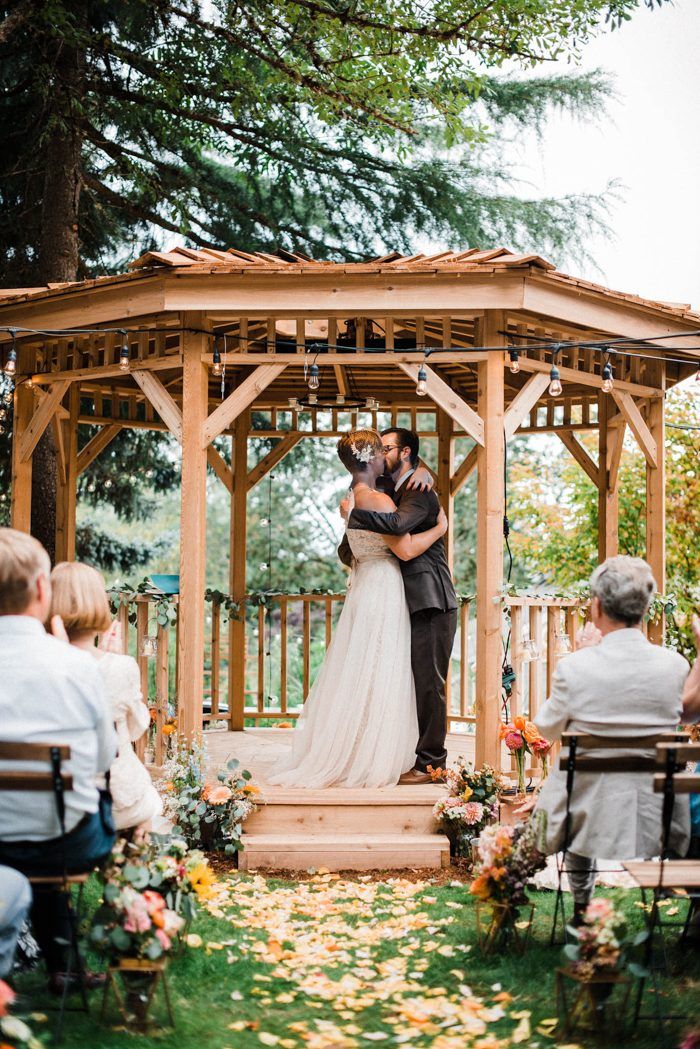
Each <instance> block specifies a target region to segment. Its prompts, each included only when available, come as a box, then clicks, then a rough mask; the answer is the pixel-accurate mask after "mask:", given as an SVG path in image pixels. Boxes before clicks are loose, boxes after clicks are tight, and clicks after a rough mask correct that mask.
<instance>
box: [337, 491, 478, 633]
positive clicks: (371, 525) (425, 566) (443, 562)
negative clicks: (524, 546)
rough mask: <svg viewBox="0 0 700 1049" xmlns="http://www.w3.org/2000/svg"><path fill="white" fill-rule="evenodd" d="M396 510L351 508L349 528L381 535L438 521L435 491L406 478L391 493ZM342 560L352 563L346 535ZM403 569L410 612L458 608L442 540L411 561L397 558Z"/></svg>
mask: <svg viewBox="0 0 700 1049" xmlns="http://www.w3.org/2000/svg"><path fill="white" fill-rule="evenodd" d="M390 494H391V495H392V498H393V499H394V502H395V503H396V507H397V508H396V510H395V511H394V512H393V513H390V514H382V513H377V512H375V511H373V510H353V512H352V514H351V515H350V520H349V521H348V528H367V529H369V530H370V531H371V532H378V533H379V534H380V535H405V533H406V532H412V533H415V532H426V531H427V530H428V529H429V528H432V527H433V526H434V525H436V524H437V518H438V513H439V511H440V503H439V501H438V497H437V496H436V494H435V492H432V491H430V492H419V491H417V490H415V489H411V488H407V487H406V481H404V483H403V484H402V485H401V487H400V488H399V490H398V491H397V492H392V493H390ZM338 556H339V558H340V560H341V561H342V562H343V564H346V565H350V564H351V563H352V551H351V550H350V544H349V543H348V540H347V536H344V537H343V541H342V542H341V544H340V546H339V547H338ZM399 564H400V565H401V572H402V573H403V581H404V589H405V591H406V600H407V602H408V609H409V612H410V613H411V614H413V613H414V612H420V611H423V610H424V609H428V608H436V609H439V610H440V611H442V612H447V611H449V610H450V609H454V608H457V598H456V596H455V591H454V587H453V585H452V576H451V575H450V569H449V566H448V564H447V555H446V553H445V544H444V542H443V540H442V539H438V540H437V541H436V542H435V543H433V545H432V546H431V547H430V548H429V549H428V550H426V551H425V553H424V554H421V555H420V557H416V558H414V559H413V561H399Z"/></svg>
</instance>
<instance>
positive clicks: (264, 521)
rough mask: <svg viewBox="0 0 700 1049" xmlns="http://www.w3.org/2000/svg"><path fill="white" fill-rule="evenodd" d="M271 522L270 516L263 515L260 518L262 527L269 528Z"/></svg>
mask: <svg viewBox="0 0 700 1049" xmlns="http://www.w3.org/2000/svg"><path fill="white" fill-rule="evenodd" d="M269 523H270V519H269V517H261V518H260V525H261V527H262V528H267V526H268V525H269Z"/></svg>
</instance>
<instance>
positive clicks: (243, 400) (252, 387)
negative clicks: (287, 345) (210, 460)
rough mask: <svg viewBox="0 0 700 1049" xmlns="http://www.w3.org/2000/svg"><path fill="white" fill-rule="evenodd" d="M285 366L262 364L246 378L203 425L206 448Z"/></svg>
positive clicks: (202, 438) (203, 439)
mask: <svg viewBox="0 0 700 1049" xmlns="http://www.w3.org/2000/svg"><path fill="white" fill-rule="evenodd" d="M295 360H296V362H297V363H298V362H299V358H298V357H295ZM248 363H250V361H249V362H248ZM285 368H286V364H277V363H275V364H261V365H259V367H257V368H256V369H255V371H254V372H252V373H251V374H250V375H249V376H248V377H247V378H246V379H244V380H243V382H242V383H241V384H240V385H239V386H237V387H236V389H235V390H234V391H233V393H230V394H229V395H228V397H227V398H226V400H225V401H222V402H221V404H220V405H219V407H218V408H216V409H215V410H214V411H213V412H212V413H211V415H210V416H209V418H208V419H207V420H206V421H205V423H204V425H203V426H202V436H201V440H202V445H203V447H205V448H206V446H207V445H208V444H211V442H212V441H213V440H214V438H215V437H218V436H219V434H220V433H221V432H222V431H223V430H225V429H227V427H229V426H230V425H231V423H232V422H233V421H234V420H235V419H237V418H238V416H239V415H240V414H241V412H243V411H245V409H246V408H247V407H248V406H249V405H250V404H252V403H253V401H254V400H255V399H256V397H257V396H258V394H260V393H262V391H263V390H264V389H266V388H267V387H268V386H269V385H270V383H271V382H274V380H275V379H276V378H277V376H278V375H281V374H282V372H283V371H284V369H285ZM234 472H235V471H234Z"/></svg>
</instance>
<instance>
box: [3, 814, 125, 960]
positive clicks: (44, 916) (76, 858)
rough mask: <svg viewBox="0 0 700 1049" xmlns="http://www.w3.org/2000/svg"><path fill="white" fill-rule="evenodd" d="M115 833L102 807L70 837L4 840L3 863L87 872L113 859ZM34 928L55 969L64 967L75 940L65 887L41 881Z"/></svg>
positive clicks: (36, 870) (30, 870)
mask: <svg viewBox="0 0 700 1049" xmlns="http://www.w3.org/2000/svg"><path fill="white" fill-rule="evenodd" d="M114 841H115V835H114V834H112V833H109V832H107V831H105V829H104V827H103V825H102V820H101V819H100V814H99V812H95V813H88V814H86V815H85V816H84V817H83V819H82V820H81V821H80V823H79V824H78V825H77V827H74V828H73V830H72V831H70V832H69V833H68V834H66V836H65V838H51V839H49V840H45V841H0V863H4V864H6V865H7V866H8V867H14V868H15V870H18V871H21V872H22V874H25V875H26V876H27V877H30V876H32V875H34V876H42V875H43V876H48V875H61V874H63V872H64V870H65V872H66V873H67V874H84V873H87V872H89V871H91V870H93V869H94V868H95V867H97V866H99V864H100V863H102V862H104V860H106V859H107V857H108V856H109V854H110V852H111V851H112V846H113V845H114ZM31 918H32V927H33V930H34V935H35V937H36V940H37V943H38V944H39V947H40V948H41V951H42V954H43V955H44V959H45V961H46V967H47V969H48V970H49V972H51V973H54V972H64V971H65V970H66V967H67V963H68V954H69V944H70V942H71V925H70V912H69V909H68V900H67V899H66V895H65V893H64V892H63V891H62V890H61V889H57V888H55V887H54V886H43V885H36V886H35V887H34V900H33V902H32V911H31Z"/></svg>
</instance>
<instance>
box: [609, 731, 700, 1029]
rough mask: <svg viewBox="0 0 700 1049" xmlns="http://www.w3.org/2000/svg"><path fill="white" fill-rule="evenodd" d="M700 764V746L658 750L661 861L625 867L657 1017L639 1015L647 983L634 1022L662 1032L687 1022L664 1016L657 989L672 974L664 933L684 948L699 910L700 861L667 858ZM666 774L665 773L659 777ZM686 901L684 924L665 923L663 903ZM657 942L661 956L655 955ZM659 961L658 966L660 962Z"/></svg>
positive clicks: (696, 788) (697, 790)
mask: <svg viewBox="0 0 700 1049" xmlns="http://www.w3.org/2000/svg"><path fill="white" fill-rule="evenodd" d="M697 761H700V743H675V742H671V743H669V742H664V743H660V744H659V745H658V746H657V748H656V759H655V763H656V768H657V771H656V773H655V775H654V791H655V792H656V793H657V794H663V808H662V815H661V836H660V837H661V848H660V857H659V859H658V860H643V861H633V862H629V863H624V864H623V866H624V868H625V870H626V871H627V872H628V874H629V875H630V876H631V877H632V878H633V879H634V881H635V882H636V884H637V885H638V887H639V889H640V891H641V894H642V901H643V903H644V904H645V908H644V913H645V916H646V919H647V928H648V932H649V936H648V938H647V944H646V952H645V968H646V969H647V972H648V974H649V977H650V981H651V986H652V994H653V996H654V1014H653V1015H652V1016H643V1015H642V1013H641V1004H642V995H643V992H644V987H645V981H644V980H642V981H641V982H640V986H639V990H638V993H637V1003H636V1008H635V1019H636V1020H656V1021H657V1023H658V1024H659V1026H660V1027H662V1025H663V1023H664V1021H666V1020H685V1019H687V1017H686V1016H684V1015H678V1014H668V1013H666V1014H663V1013H662V1012H661V996H660V989H659V985H658V973H659V972H660V971H663V970H665V969H667V968H668V965H667V952H666V942H665V937H664V930H665V929H668V928H680V929H681V930H682V932H681V937H680V942H681V943H682V942H683V940H684V939H685V938H686V936H687V933H688V929H689V927H690V922H691V920H692V917H693V915H694V914H695V913H697V911H698V909H699V908H700V860H697V859H695V860H676V859H670V858H669V855H668V853H669V842H670V837H671V828H672V824H673V810H674V807H675V801H676V796H677V795H678V794H700V773H698V772H688V771H686V769H687V765H688V763H689V762H697ZM659 769H663V772H660V771H658V770H659ZM649 892H651V895H652V900H651V905H650V906H649V905H647V893H649ZM668 899H673V900H675V901H679V900H687V901H688V910H687V913H686V916H685V920H684V921H682V922H669V921H668V920H664V919H663V915H662V911H661V908H660V904H661V902H662V901H665V900H668ZM657 941H658V943H659V945H660V950H658V951H655V943H656V942H657ZM657 955H658V956H660V964H659V963H658V962H657V958H656V956H657Z"/></svg>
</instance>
